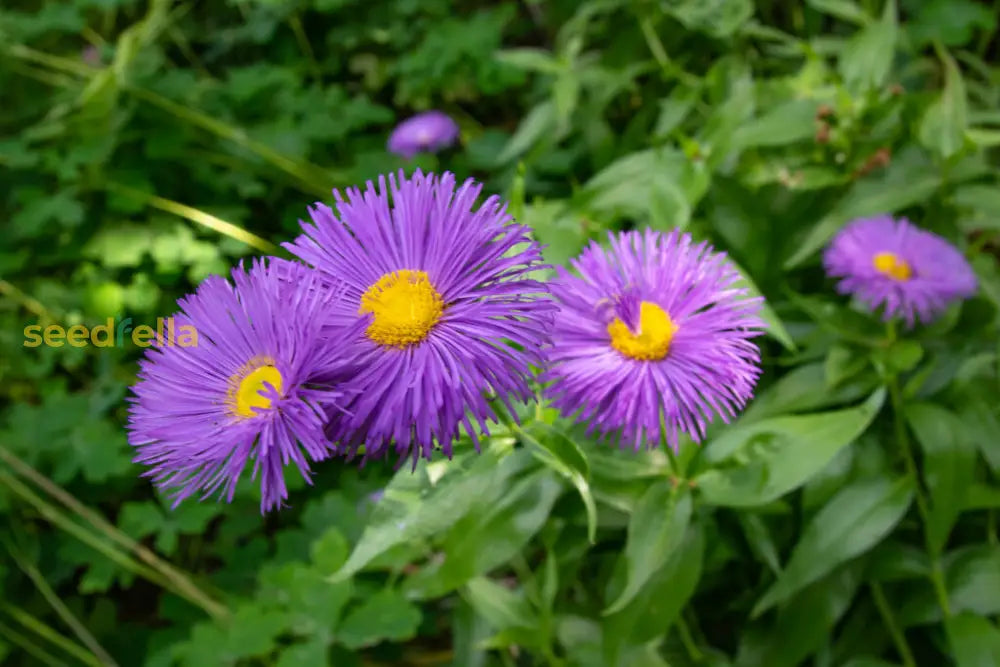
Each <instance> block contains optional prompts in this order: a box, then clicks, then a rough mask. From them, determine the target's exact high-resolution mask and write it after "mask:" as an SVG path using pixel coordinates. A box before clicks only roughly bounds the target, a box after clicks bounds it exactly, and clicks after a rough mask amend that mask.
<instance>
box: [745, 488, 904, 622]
mask: <svg viewBox="0 0 1000 667" xmlns="http://www.w3.org/2000/svg"><path fill="white" fill-rule="evenodd" d="M912 500H913V485H912V483H911V481H910V480H909V479H907V478H903V479H899V480H896V481H892V480H889V479H885V478H875V479H870V480H862V481H858V482H855V483H854V484H852V485H851V486H848V487H847V488H845V489H843V490H842V491H840V492H839V493H838V494H837V495H836V496H834V497H833V499H832V500H830V502H829V503H827V504H826V506H825V507H823V509H822V510H820V511H819V513H817V514H816V516H815V517H813V519H812V520H811V521H810V522H809V524H808V525H807V526H806V528H805V530H804V531H803V533H802V539H801V540H799V543H798V544H796V545H795V549H794V550H793V551H792V556H791V558H790V559H789V561H788V565H787V566H786V567H785V570H784V572H782V574H781V575H780V576H779V577H778V580H777V581H775V583H774V585H772V586H771V588H770V589H768V591H767V592H766V593H765V594H764V596H763V597H762V598H761V599H760V601H759V602H758V603H757V604H756V606H755V607H754V609H753V612H752V616H754V617H757V616H760V615H761V614H763V613H764V612H765V611H767V610H768V609H770V608H771V607H773V606H774V605H776V604H780V603H782V602H784V601H785V600H787V599H788V598H790V597H791V596H793V595H794V594H795V593H796V592H798V591H799V590H801V589H802V588H804V587H806V586H808V585H809V584H811V583H813V582H814V581H817V580H819V579H820V578H822V577H824V576H825V575H827V574H828V573H830V572H831V571H833V570H834V569H835V568H836V567H837V566H838V565H840V564H841V563H843V562H845V561H847V560H850V559H851V558H854V557H855V556H858V555H860V554H862V553H864V552H865V551H867V550H868V549H870V548H871V547H872V546H874V545H875V544H876V543H877V542H878V541H879V540H881V539H882V538H883V537H885V535H887V534H888V533H889V531H891V530H892V529H893V527H894V526H895V525H896V524H897V523H899V521H900V520H901V519H902V518H903V515H904V514H906V510H907V509H908V508H909V506H910V502H911V501H912Z"/></svg>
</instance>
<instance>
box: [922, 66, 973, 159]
mask: <svg viewBox="0 0 1000 667" xmlns="http://www.w3.org/2000/svg"><path fill="white" fill-rule="evenodd" d="M938 53H939V56H940V57H941V61H942V63H943V64H944V89H943V90H942V91H941V95H940V96H939V97H938V98H937V99H936V100H935V101H934V102H933V103H932V104H931V105H930V106H929V107H927V110H926V111H925V112H924V116H923V119H922V120H921V121H920V131H919V138H920V142H921V143H922V144H923V145H924V146H926V147H928V148H929V149H931V150H933V151H934V152H935V153H937V154H938V155H940V156H941V157H943V158H949V157H951V156H952V155H954V154H955V153H957V152H959V151H960V150H961V149H962V146H963V145H964V144H965V128H966V125H967V120H966V108H965V107H966V102H965V84H964V82H963V81H962V73H961V72H959V71H958V65H956V64H955V60H954V58H952V57H951V55H950V54H949V53H948V52H947V51H945V50H944V49H940V50H939V52H938Z"/></svg>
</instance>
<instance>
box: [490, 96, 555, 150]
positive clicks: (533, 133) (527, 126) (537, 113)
mask: <svg viewBox="0 0 1000 667" xmlns="http://www.w3.org/2000/svg"><path fill="white" fill-rule="evenodd" d="M555 127H556V107H555V103H554V102H552V101H551V100H550V101H546V102H542V103H541V104H539V105H538V106H536V107H535V108H534V109H532V110H531V111H529V112H528V113H527V114H526V115H525V116H524V119H523V120H522V121H521V124H520V125H519V126H518V127H517V131H516V132H514V135H513V136H512V137H511V138H510V141H508V142H507V145H506V146H504V148H503V150H502V151H500V155H498V156H497V159H496V162H497V164H498V165H502V164H506V163H508V162H510V161H511V160H513V159H515V158H517V157H520V156H521V155H523V154H524V153H526V152H528V150H530V149H531V148H532V147H533V146H535V144H537V143H538V142H539V141H541V139H542V137H544V136H545V135H546V134H550V133H551V132H552V130H553V129H555Z"/></svg>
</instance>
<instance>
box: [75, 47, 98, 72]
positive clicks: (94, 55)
mask: <svg viewBox="0 0 1000 667" xmlns="http://www.w3.org/2000/svg"><path fill="white" fill-rule="evenodd" d="M80 59H81V60H83V62H85V63H87V64H88V65H90V66H92V67H97V66H98V65H100V64H101V51H100V50H99V49H98V48H97V47H96V46H94V45H93V44H90V45H88V46H85V47H84V48H83V51H81V52H80Z"/></svg>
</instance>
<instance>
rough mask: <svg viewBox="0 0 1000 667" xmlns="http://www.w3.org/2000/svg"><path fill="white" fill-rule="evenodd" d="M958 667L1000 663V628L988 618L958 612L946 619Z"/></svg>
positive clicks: (975, 666)
mask: <svg viewBox="0 0 1000 667" xmlns="http://www.w3.org/2000/svg"><path fill="white" fill-rule="evenodd" d="M945 629H946V630H947V633H948V643H949V644H950V645H951V651H952V655H953V656H954V658H955V664H956V665H957V667H995V665H1000V630H998V629H997V626H996V625H994V624H993V623H992V622H991V621H990V620H989V619H988V618H983V617H982V616H976V615H975V614H968V613H965V614H958V615H957V616H952V617H951V618H948V619H947V620H946V621H945Z"/></svg>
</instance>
